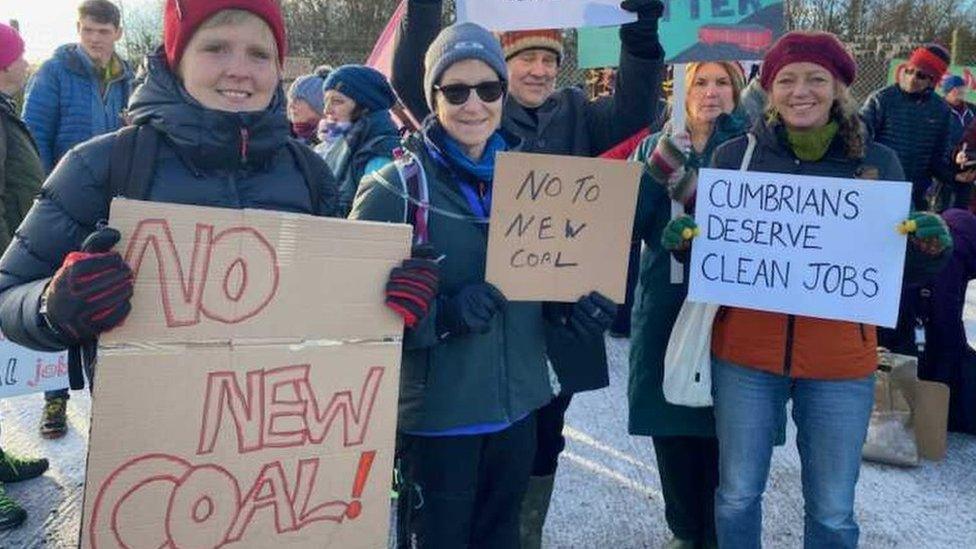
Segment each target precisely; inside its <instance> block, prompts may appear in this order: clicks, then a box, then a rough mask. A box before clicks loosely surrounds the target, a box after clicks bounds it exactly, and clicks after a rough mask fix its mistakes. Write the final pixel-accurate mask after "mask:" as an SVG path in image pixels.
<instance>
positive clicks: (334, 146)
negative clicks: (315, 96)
mask: <svg viewBox="0 0 976 549" xmlns="http://www.w3.org/2000/svg"><path fill="white" fill-rule="evenodd" d="M320 91H321V92H322V93H323V94H324V99H325V109H324V112H325V116H324V117H323V118H322V122H321V123H320V124H319V126H320V132H319V137H320V140H321V143H320V144H319V145H318V146H317V147H316V148H315V152H317V153H319V155H321V156H322V158H324V159H325V163H326V164H328V165H329V169H331V170H332V175H334V176H335V178H336V181H337V182H338V183H339V212H338V213H339V215H342V216H345V215H347V214H348V213H349V209H350V208H351V207H352V199H353V198H354V197H355V196H356V189H358V188H359V180H360V179H362V178H363V175H365V174H367V173H370V172H374V171H376V170H378V169H380V168H382V167H383V166H385V165H386V164H388V163H389V162H390V160H393V149H395V148H397V146H398V145H399V144H400V134H399V132H398V131H397V127H396V124H394V123H393V117H392V116H391V115H390V109H391V108H392V107H393V104H394V103H396V94H395V93H394V92H393V88H392V87H390V83H389V82H387V81H386V77H385V76H383V73H381V72H379V71H377V70H376V69H373V68H371V67H367V66H365V65H343V66H342V67H339V68H338V69H335V70H333V71H332V72H331V73H329V76H328V78H326V79H325V82H324V84H323V86H322V87H321V90H320Z"/></svg>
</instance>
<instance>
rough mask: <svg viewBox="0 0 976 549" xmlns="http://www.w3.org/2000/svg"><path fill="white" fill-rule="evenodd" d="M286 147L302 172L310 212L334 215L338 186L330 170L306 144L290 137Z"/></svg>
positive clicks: (319, 214)
mask: <svg viewBox="0 0 976 549" xmlns="http://www.w3.org/2000/svg"><path fill="white" fill-rule="evenodd" d="M288 148H289V150H291V154H292V156H294V157H295V163H296V164H297V165H298V170H299V171H300V172H301V173H302V177H303V178H304V179H305V185H306V186H307V187H308V197H309V199H310V200H311V201H312V213H313V214H314V215H317V216H321V217H332V216H334V215H335V209H336V208H337V207H338V204H339V186H338V185H337V184H336V181H335V177H333V175H332V170H330V169H329V166H327V165H326V163H325V160H322V157H320V156H319V155H318V153H316V152H315V151H313V150H312V149H310V148H309V147H307V146H306V145H303V144H302V143H300V142H298V141H296V140H294V139H290V140H289V141H288Z"/></svg>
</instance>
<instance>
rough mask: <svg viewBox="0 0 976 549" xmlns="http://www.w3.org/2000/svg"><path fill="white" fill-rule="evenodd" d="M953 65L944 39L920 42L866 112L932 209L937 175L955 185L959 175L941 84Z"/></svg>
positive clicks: (921, 205)
mask: <svg viewBox="0 0 976 549" xmlns="http://www.w3.org/2000/svg"><path fill="white" fill-rule="evenodd" d="M948 68H949V53H948V52H947V51H946V50H945V48H943V47H942V46H939V45H938V44H927V45H924V46H921V47H919V48H917V49H916V50H915V51H914V53H912V56H911V57H910V58H909V60H908V63H907V64H906V65H905V66H904V67H902V69H901V71H900V74H899V76H898V82H897V83H896V84H892V85H890V86H887V87H885V88H881V89H880V90H878V91H876V92H874V93H873V94H871V96H870V97H868V99H867V101H865V102H864V107H863V108H862V109H861V117H862V118H863V119H864V123H865V124H866V125H867V128H868V131H869V132H871V136H872V137H873V138H874V140H875V141H876V142H878V143H880V144H882V145H885V146H887V147H890V148H892V149H894V151H895V153H896V154H897V155H898V160H900V161H901V165H902V167H903V168H904V170H905V177H906V178H907V180H908V181H910V182H911V183H912V204H913V207H914V209H916V210H927V209H929V207H928V202H927V200H926V198H925V196H926V191H927V190H928V188H929V186H930V185H931V184H932V179H933V178H935V179H938V180H939V182H940V183H941V184H942V185H943V186H946V187H949V186H951V185H952V184H953V182H954V181H955V175H956V173H955V170H954V168H953V165H952V160H951V158H950V157H951V153H952V150H951V149H952V145H953V144H952V143H950V141H949V140H950V135H949V133H950V132H949V129H950V116H951V114H950V112H949V106H948V105H947V104H946V102H945V101H943V100H942V98H941V97H939V96H938V95H937V94H936V93H935V86H936V84H938V82H939V81H940V80H941V79H942V76H943V75H944V74H945V72H946V70H948Z"/></svg>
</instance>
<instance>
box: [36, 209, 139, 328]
mask: <svg viewBox="0 0 976 549" xmlns="http://www.w3.org/2000/svg"><path fill="white" fill-rule="evenodd" d="M120 239H121V234H119V232H118V231H117V230H115V229H112V228H109V227H103V228H101V229H98V230H97V231H95V232H94V233H92V234H91V235H90V236H89V237H88V238H87V239H85V242H84V243H83V244H82V248H81V251H77V252H71V253H69V254H68V255H67V256H66V257H65V258H64V262H63V263H62V264H61V267H60V268H59V269H58V271H57V272H56V273H54V277H52V278H51V282H50V284H48V287H47V289H46V290H45V291H44V295H43V296H42V298H41V307H40V313H41V315H42V316H43V317H44V319H45V320H46V321H47V323H48V324H49V325H50V326H51V327H52V328H53V329H54V330H55V331H56V332H58V333H59V334H60V335H61V336H62V337H64V338H66V339H67V343H69V344H72V345H77V344H80V343H83V342H87V341H92V340H94V339H95V338H96V337H98V334H100V333H102V332H107V331H109V330H111V329H112V328H115V327H116V326H118V325H119V324H121V323H122V321H124V320H125V318H126V317H127V316H128V315H129V311H131V310H132V305H131V304H130V303H129V300H130V299H131V298H132V293H133V274H132V269H130V268H129V266H128V265H127V264H126V263H125V261H124V260H123V259H122V256H121V255H119V253H118V252H113V251H110V250H111V249H112V247H113V246H115V244H116V243H118V241H119V240H120Z"/></svg>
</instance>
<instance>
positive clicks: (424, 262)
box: [386, 244, 441, 328]
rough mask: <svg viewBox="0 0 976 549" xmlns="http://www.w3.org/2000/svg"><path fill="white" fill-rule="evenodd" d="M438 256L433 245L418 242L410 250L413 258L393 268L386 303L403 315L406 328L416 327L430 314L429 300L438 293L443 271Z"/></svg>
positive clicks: (388, 280) (387, 283) (387, 287)
mask: <svg viewBox="0 0 976 549" xmlns="http://www.w3.org/2000/svg"><path fill="white" fill-rule="evenodd" d="M437 257H438V254H437V252H436V251H435V250H434V247H433V246H431V245H429V244H422V245H420V246H415V247H414V248H413V249H412V250H411V251H410V259H407V260H404V262H403V263H401V264H400V266H399V267H396V268H394V269H393V270H392V271H390V277H389V279H387V282H386V306H387V307H389V308H391V309H393V310H394V311H396V312H397V314H399V315H400V316H402V317H403V323H404V324H406V326H407V328H413V327H414V326H416V325H417V324H418V323H420V322H421V321H422V320H423V319H424V318H426V317H427V313H429V312H430V304H431V303H432V302H433V301H434V298H435V297H436V296H437V286H438V283H439V281H440V271H441V267H440V265H439V264H438V263H437Z"/></svg>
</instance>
